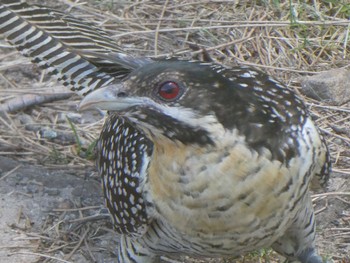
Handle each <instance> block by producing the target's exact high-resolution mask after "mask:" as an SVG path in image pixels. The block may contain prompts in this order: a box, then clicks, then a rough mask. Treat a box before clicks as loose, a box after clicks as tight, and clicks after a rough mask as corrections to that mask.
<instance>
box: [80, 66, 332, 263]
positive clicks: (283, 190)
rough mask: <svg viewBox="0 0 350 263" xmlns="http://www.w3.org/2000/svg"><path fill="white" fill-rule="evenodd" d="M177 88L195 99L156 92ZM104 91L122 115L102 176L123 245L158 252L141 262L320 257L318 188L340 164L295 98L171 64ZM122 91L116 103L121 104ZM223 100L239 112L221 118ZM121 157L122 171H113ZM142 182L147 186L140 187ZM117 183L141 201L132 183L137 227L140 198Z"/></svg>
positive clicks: (258, 80) (235, 71)
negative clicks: (316, 253) (262, 251)
mask: <svg viewBox="0 0 350 263" xmlns="http://www.w3.org/2000/svg"><path fill="white" fill-rule="evenodd" d="M226 76H229V77H228V78H227V77H226ZM187 80H190V81H188V82H187ZM169 81H171V82H172V83H177V84H179V83H181V84H179V85H180V86H182V87H183V89H184V90H183V91H181V92H180V93H182V94H181V95H179V98H178V99H175V100H174V101H170V102H169V101H166V100H162V98H159V94H157V93H156V92H157V90H158V88H159V87H161V86H162V85H163V83H167V82H169ZM133 87H138V88H139V89H133ZM268 91H269V92H268ZM97 92H100V91H97ZM103 93H104V95H103V96H97V97H98V98H97V101H98V106H100V105H103V103H104V105H105V107H106V109H109V110H111V109H112V108H113V107H115V109H116V110H118V113H116V112H110V116H109V118H108V120H107V122H106V125H105V128H104V129H103V131H102V133H101V138H100V140H101V141H100V142H101V143H100V146H99V149H100V152H102V153H103V154H102V155H101V156H100V159H99V167H100V174H101V175H102V177H103V178H104V180H103V181H104V189H105V190H104V192H105V193H109V195H108V196H106V200H107V204H108V207H109V209H110V211H111V214H112V215H113V218H114V220H115V224H116V225H117V228H118V226H119V230H124V231H120V232H121V233H122V234H124V235H125V236H124V237H123V238H126V239H127V240H128V242H132V243H133V244H135V243H137V244H138V245H141V246H142V247H143V248H145V249H146V251H148V253H149V254H151V256H146V257H144V258H143V259H141V258H142V257H141V258H137V259H136V262H152V261H153V260H154V258H156V257H157V256H156V255H162V254H177V253H179V252H180V253H183V254H187V255H189V256H195V257H213V256H215V257H220V256H237V255H241V254H244V253H247V252H249V251H252V250H255V249H258V248H262V247H269V246H271V245H272V246H274V247H275V249H276V250H277V251H279V252H280V253H282V254H284V255H286V256H288V255H289V256H290V257H291V258H294V259H296V258H298V257H302V256H303V255H302V252H303V250H304V249H307V248H308V246H310V248H312V247H313V245H312V244H313V242H314V218H313V208H312V205H311V201H310V196H309V193H308V188H309V183H310V180H311V179H312V178H313V176H314V175H316V176H317V175H322V176H323V177H324V176H327V174H328V167H327V165H328V155H327V153H326V146H325V144H324V142H323V141H322V139H321V137H320V135H319V133H318V131H317V129H316V127H315V126H314V124H313V123H312V121H311V119H310V117H309V116H308V114H307V111H306V109H305V106H304V105H303V103H302V102H301V100H300V99H299V98H298V97H297V96H296V95H295V94H294V93H293V92H292V91H290V90H289V89H287V88H285V87H283V86H282V85H281V84H279V83H278V82H276V81H274V80H273V79H271V78H269V77H268V76H267V75H265V74H263V73H261V72H258V71H255V70H252V69H249V68H242V67H240V68H231V69H229V68H223V67H219V65H215V64H208V63H198V62H181V61H163V62H157V63H156V64H155V65H152V64H150V65H148V66H147V69H144V70H138V71H136V72H134V73H132V74H130V76H129V78H128V79H127V80H125V81H124V82H123V84H121V85H120V84H118V85H117V86H115V87H114V86H113V85H112V86H111V87H109V88H107V90H106V91H104V92H103ZM112 93H113V96H115V97H114V99H115V102H114V101H113V100H112V101H109V97H111V98H112V97H113V96H109V95H108V94H112ZM220 93H221V94H220ZM118 94H121V96H120V98H118ZM216 97H217V98H216ZM91 98H93V100H95V101H96V96H95V94H92V96H90V95H88V96H87V98H85V99H84V101H83V103H84V104H87V105H89V104H90V103H91ZM129 98H130V100H131V101H127V100H128V99H129ZM99 99H101V100H102V101H104V102H102V101H99ZM220 100H227V101H231V103H230V104H226V105H225V106H226V108H221V105H222V104H219V105H217V106H218V108H216V107H215V103H217V102H220ZM124 101H126V104H128V106H126V104H124ZM187 101H188V102H192V103H187ZM263 105H265V106H263ZM90 106H91V105H90ZM113 123H118V125H117V126H118V128H116V127H113ZM116 131H117V132H116ZM125 131H127V134H125ZM106 134H108V136H106ZM111 134H113V135H111ZM132 134H133V137H132V138H133V140H132V142H133V143H134V144H133V145H131V144H130V138H131V135H132ZM114 136H115V137H114ZM111 138H115V140H113V139H112V140H111ZM123 142H125V143H123ZM139 142H140V144H139ZM111 144H112V145H113V146H114V147H111ZM129 144H130V145H129ZM126 146H127V147H126ZM138 146H140V148H141V149H142V150H141V151H140V150H139V148H138ZM145 149H146V150H145ZM113 154H116V155H117V156H116V157H114V156H111V155H113ZM115 158H117V159H118V160H119V159H120V161H119V162H114V161H113V162H111V160H115ZM125 160H127V161H126V162H127V165H126V163H125ZM123 161H124V164H123V165H120V166H119V167H118V163H119V164H121V163H123ZM125 167H128V169H127V170H128V172H125ZM132 171H134V172H132ZM135 174H137V179H138V180H136V181H132V180H131V179H130V178H134V176H135ZM116 175H117V176H116ZM111 178H117V180H116V181H117V182H121V183H122V184H123V189H127V191H126V193H130V192H131V191H130V189H128V187H126V186H129V185H128V184H124V182H125V179H127V180H126V181H127V182H132V186H133V187H132V188H133V189H134V190H135V193H134V195H133V196H132V200H133V202H132V205H133V208H134V212H135V213H134V214H135V215H137V218H136V219H133V220H130V215H131V217H132V215H133V213H132V212H131V213H128V214H127V215H125V214H124V213H123V211H125V206H126V207H128V209H131V210H130V211H132V208H130V207H129V206H130V205H131V203H130V197H129V196H128V194H126V196H125V195H124V192H123V191H122V190H121V191H116V192H115V193H116V194H115V195H113V189H115V188H116V187H115V185H114V184H111V183H110V182H111ZM318 179H320V180H319V181H322V179H325V177H324V178H321V177H320V178H318ZM137 190H138V192H137ZM135 194H136V195H135ZM135 196H137V198H135ZM139 198H141V199H139ZM135 200H141V202H140V203H139V204H137V201H136V202H135ZM137 208H138V209H137ZM128 211H129V210H128ZM124 217H125V218H124ZM140 218H142V220H138V219H140ZM124 220H125V221H124ZM123 222H126V224H124V223H123ZM130 222H134V223H135V224H134V225H133V224H130ZM128 236H129V237H128ZM128 242H127V241H125V244H128ZM131 247H133V246H132V245H130V247H129V249H131ZM121 250H122V248H121ZM129 253H130V252H129ZM148 253H145V254H147V255H148ZM134 254H135V255H137V254H138V253H137V250H136V251H135V253H134ZM126 255H127V253H124V254H121V255H120V258H122V259H121V261H122V262H124V261H125V262H129V261H128V260H129V258H128V259H126V258H127V256H126ZM131 258H132V256H131ZM149 258H152V260H151V261H149V260H150V259H149ZM305 262H306V261H305ZM310 262H313V261H310ZM314 262H317V261H314Z"/></svg>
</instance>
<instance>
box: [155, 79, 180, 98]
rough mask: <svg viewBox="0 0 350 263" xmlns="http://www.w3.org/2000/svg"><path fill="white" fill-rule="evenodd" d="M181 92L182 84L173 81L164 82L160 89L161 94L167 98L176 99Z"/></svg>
mask: <svg viewBox="0 0 350 263" xmlns="http://www.w3.org/2000/svg"><path fill="white" fill-rule="evenodd" d="M180 93H181V88H180V86H179V85H178V84H177V83H176V82H173V81H167V82H164V83H163V84H161V85H160V87H159V89H158V94H159V96H160V97H161V98H162V99H165V100H174V99H176V98H177V97H178V96H179V95H180Z"/></svg>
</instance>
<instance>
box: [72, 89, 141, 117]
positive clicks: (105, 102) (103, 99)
mask: <svg viewBox="0 0 350 263" xmlns="http://www.w3.org/2000/svg"><path fill="white" fill-rule="evenodd" d="M122 89H123V85H122V84H113V85H110V86H107V87H104V88H100V89H98V90H95V91H93V92H91V93H90V94H88V95H87V96H86V97H84V99H83V100H82V101H81V102H80V104H79V106H78V110H79V111H83V110H88V109H96V108H97V109H100V110H108V111H120V110H124V109H126V108H129V107H131V106H135V105H139V104H140V100H139V99H138V98H135V97H134V98H129V97H127V96H126V94H125V93H124V92H122Z"/></svg>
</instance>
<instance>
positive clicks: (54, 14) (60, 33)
mask: <svg viewBox="0 0 350 263" xmlns="http://www.w3.org/2000/svg"><path fill="white" fill-rule="evenodd" d="M0 34H2V35H3V36H4V37H5V38H6V40H7V41H8V42H9V43H11V44H12V45H13V46H14V47H16V48H17V49H18V50H19V51H20V52H21V53H22V54H23V55H24V56H27V57H30V58H32V60H33V62H34V63H37V64H38V65H39V66H41V67H43V68H47V69H48V71H49V72H50V73H52V74H54V75H56V76H57V77H58V79H59V80H60V81H62V82H63V84H64V85H66V86H69V87H70V88H71V89H72V90H73V91H75V92H77V93H78V94H80V95H85V94H87V93H89V92H90V91H92V90H95V89H97V88H99V87H101V86H104V85H107V84H109V83H111V82H112V81H114V80H115V79H120V78H123V77H124V76H125V75H127V74H128V73H130V72H131V71H132V70H134V69H135V68H137V67H139V66H141V65H143V64H145V63H148V61H150V60H149V59H147V58H134V57H132V56H129V55H126V54H124V53H123V50H122V49H121V48H120V47H119V46H118V45H117V44H116V43H115V41H114V40H113V39H112V38H110V37H109V36H108V33H106V32H105V31H103V30H101V29H99V28H98V27H95V26H94V25H93V24H91V23H88V22H85V21H83V20H80V19H77V18H75V17H72V16H70V15H67V14H65V13H63V12H60V11H55V10H51V9H48V8H46V7H42V6H36V5H28V4H27V3H26V2H25V1H21V0H1V1H0Z"/></svg>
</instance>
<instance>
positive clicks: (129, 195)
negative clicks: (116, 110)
mask: <svg viewBox="0 0 350 263" xmlns="http://www.w3.org/2000/svg"><path fill="white" fill-rule="evenodd" d="M98 148H99V149H98V151H99V152H100V153H101V154H100V155H99V159H98V163H97V165H98V169H99V172H100V175H101V176H102V181H103V182H102V186H103V193H104V195H105V200H106V206H107V208H108V209H109V212H110V214H111V215H112V218H113V222H114V226H115V228H116V231H117V232H119V233H121V234H127V235H132V236H138V235H142V234H143V233H145V231H146V229H147V225H148V223H149V221H150V218H151V216H150V214H151V213H150V211H149V209H150V207H151V202H147V201H146V200H147V189H145V188H144V184H145V182H146V178H147V176H146V173H147V168H148V163H149V160H150V156H151V154H152V149H153V147H152V143H151V142H150V141H149V140H148V139H147V138H146V137H145V136H144V135H143V133H142V132H140V131H139V130H137V129H135V128H134V127H133V126H132V125H130V124H129V123H128V122H127V121H126V120H124V119H123V118H121V117H119V116H118V115H116V114H110V116H109V118H108V119H107V120H106V123H105V125H104V127H103V130H102V132H101V136H100V140H99V144H98Z"/></svg>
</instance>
